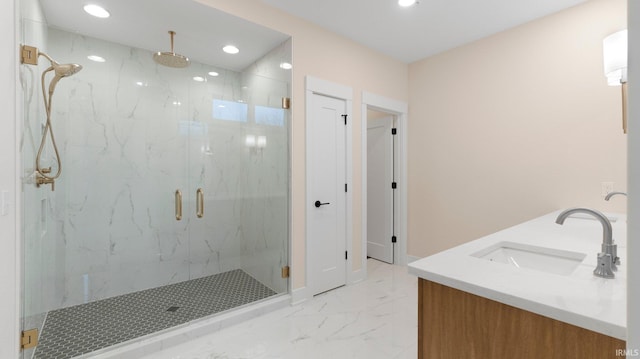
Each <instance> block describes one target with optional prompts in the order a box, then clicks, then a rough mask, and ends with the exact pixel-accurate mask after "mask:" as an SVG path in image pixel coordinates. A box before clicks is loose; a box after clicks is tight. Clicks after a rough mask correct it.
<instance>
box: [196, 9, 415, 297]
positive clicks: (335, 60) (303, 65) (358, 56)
mask: <svg viewBox="0 0 640 359" xmlns="http://www.w3.org/2000/svg"><path fill="white" fill-rule="evenodd" d="M199 1H200V2H202V3H204V4H208V5H211V6H213V7H215V8H217V9H220V10H222V11H225V12H228V13H230V14H233V15H236V16H238V17H242V18H244V19H247V20H249V21H253V22H255V23H258V24H261V25H264V26H267V27H269V28H272V29H274V30H277V31H280V32H283V33H286V34H289V35H291V36H292V38H293V65H294V68H293V98H292V111H293V125H292V143H291V146H292V147H291V151H292V174H291V175H292V201H293V203H292V208H291V211H292V233H291V236H292V241H293V245H292V247H293V248H292V257H293V263H292V271H293V274H292V276H293V280H294V283H293V288H294V289H295V288H300V287H303V286H304V285H305V282H304V265H305V263H304V258H305V254H304V253H305V247H304V243H305V203H304V198H305V116H304V101H305V96H304V90H305V88H304V85H305V83H304V79H305V76H308V75H310V76H314V77H317V78H320V79H323V80H328V81H332V82H336V83H339V84H342V85H346V86H350V87H352V88H353V90H354V101H353V121H354V122H353V142H352V145H353V146H352V147H353V186H352V188H353V190H354V192H353V248H352V252H351V255H352V256H351V258H359V257H360V256H361V255H362V248H361V236H362V231H361V227H362V226H361V221H362V215H361V214H362V209H361V206H360V203H361V195H362V194H361V192H360V191H361V188H360V183H361V180H362V173H361V171H360V169H361V158H362V156H361V150H360V149H361V141H360V138H361V131H360V118H361V115H360V111H361V104H360V102H361V94H362V91H367V92H371V93H375V94H378V95H382V96H385V97H389V98H392V99H395V100H399V101H404V102H407V101H408V66H407V65H406V64H404V63H402V62H400V61H396V60H393V59H391V58H389V57H386V56H383V55H380V54H379V53H377V52H375V51H373V50H371V49H368V48H366V47H364V46H362V45H359V44H356V43H355V42H353V41H351V40H348V39H346V38H344V37H341V36H338V35H336V34H334V33H331V32H329V31H327V30H324V29H321V28H320V27H318V26H316V25H314V24H312V23H309V22H307V21H304V20H301V19H299V18H296V17H293V16H290V15H288V14H286V13H284V12H282V11H280V10H277V9H275V8H273V7H270V6H268V5H265V4H264V3H262V1H260V0H243V1H228V0H199ZM358 269H360V261H359V260H354V262H353V270H358Z"/></svg>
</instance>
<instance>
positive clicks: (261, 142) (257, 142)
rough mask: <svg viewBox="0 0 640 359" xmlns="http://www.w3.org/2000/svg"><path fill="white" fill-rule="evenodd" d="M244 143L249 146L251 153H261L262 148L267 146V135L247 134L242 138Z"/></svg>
mask: <svg viewBox="0 0 640 359" xmlns="http://www.w3.org/2000/svg"><path fill="white" fill-rule="evenodd" d="M244 144H245V146H247V147H248V148H249V152H250V153H251V154H258V153H262V151H263V150H264V148H265V147H267V136H257V137H256V136H254V135H247V137H245V139H244Z"/></svg>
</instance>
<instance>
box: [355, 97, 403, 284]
mask: <svg viewBox="0 0 640 359" xmlns="http://www.w3.org/2000/svg"><path fill="white" fill-rule="evenodd" d="M408 109H409V106H408V104H407V103H405V102H402V101H398V100H394V99H390V98H387V97H384V96H380V95H376V94H373V93H369V92H364V91H363V92H362V112H361V116H362V120H361V126H362V130H361V134H362V139H361V143H362V151H361V153H362V184H361V187H362V194H363V195H362V238H361V240H362V248H363V251H362V258H361V261H362V269H363V271H365V272H364V275H365V278H366V275H367V273H366V270H367V251H366V248H367V196H366V193H367V110H375V111H378V112H383V113H387V114H389V115H394V116H396V128H397V129H398V134H397V135H396V136H397V137H396V140H397V142H396V144H397V151H398V152H397V156H396V159H397V162H396V164H395V166H396V169H397V171H396V173H395V175H396V176H395V182H396V183H397V184H398V188H397V189H396V191H398V192H397V193H396V206H395V213H394V216H395V221H396V233H395V235H396V236H397V238H398V241H397V242H396V248H395V249H396V250H395V251H394V254H393V257H394V258H393V263H394V264H397V265H406V264H407V263H408V260H407V258H408V256H407V137H408V136H407V133H408V126H407V122H408V121H407V118H408V116H407V115H408V111H409V110H408ZM389 185H391V184H389ZM389 240H391V238H389Z"/></svg>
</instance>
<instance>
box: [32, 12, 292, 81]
mask: <svg viewBox="0 0 640 359" xmlns="http://www.w3.org/2000/svg"><path fill="white" fill-rule="evenodd" d="M40 3H41V4H42V8H43V11H44V15H45V18H46V20H47V23H48V25H49V26H52V27H55V28H59V29H63V30H67V31H71V32H77V33H80V34H83V35H87V36H90V37H95V38H99V39H103V40H107V41H111V42H116V43H119V44H123V45H127V46H132V47H136V48H141V49H146V50H149V51H152V52H156V51H170V48H171V45H170V38H169V34H168V31H169V30H174V31H176V35H175V49H174V50H175V52H176V53H179V54H181V55H184V56H187V57H189V58H190V59H191V60H193V61H197V62H200V63H204V64H209V65H215V66H219V67H222V68H225V69H230V70H235V71H241V70H243V69H245V68H246V67H247V66H249V65H251V64H252V63H253V62H255V61H256V60H257V59H259V58H260V57H262V56H264V54H266V53H267V52H268V51H269V50H271V49H273V48H274V47H275V46H277V45H279V44H281V43H283V42H284V41H285V40H286V39H288V38H289V36H288V35H285V34H281V33H279V32H277V31H273V30H270V29H267V28H265V27H262V26H259V25H256V24H253V23H251V22H248V21H246V20H243V19H240V18H238V17H235V16H231V15H229V14H227V13H224V12H221V11H218V10H216V9H213V8H211V7H209V6H205V5H202V4H199V3H197V2H195V1H188V0H99V1H96V3H99V4H100V5H102V6H104V7H105V8H106V9H107V10H108V11H109V12H110V13H111V17H109V18H108V19H98V18H95V17H93V16H90V15H88V14H86V13H85V12H84V10H83V9H82V7H83V6H84V4H86V3H87V1H86V0H40ZM230 43H231V44H234V45H236V46H237V47H238V48H240V53H239V54H237V55H229V54H225V53H223V52H222V47H223V46H224V45H227V44H230Z"/></svg>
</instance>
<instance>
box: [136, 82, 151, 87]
mask: <svg viewBox="0 0 640 359" xmlns="http://www.w3.org/2000/svg"><path fill="white" fill-rule="evenodd" d="M136 85H138V86H140V87H147V86H148V85H147V83H146V82H142V81H138V82H136Z"/></svg>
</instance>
